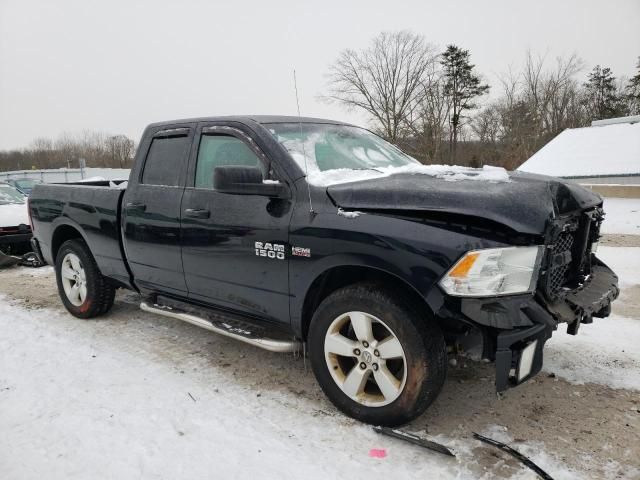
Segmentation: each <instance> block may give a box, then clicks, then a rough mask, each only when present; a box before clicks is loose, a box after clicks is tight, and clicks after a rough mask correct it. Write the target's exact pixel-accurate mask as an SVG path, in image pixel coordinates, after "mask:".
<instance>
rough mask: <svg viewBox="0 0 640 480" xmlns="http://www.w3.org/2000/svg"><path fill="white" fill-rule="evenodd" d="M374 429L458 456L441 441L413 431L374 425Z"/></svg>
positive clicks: (436, 450)
mask: <svg viewBox="0 0 640 480" xmlns="http://www.w3.org/2000/svg"><path fill="white" fill-rule="evenodd" d="M373 431H374V432H376V433H381V434H383V435H387V436H389V437H393V438H398V439H400V440H404V441H405V442H409V443H413V444H414V445H418V446H420V447H423V448H428V449H429V450H433V451H435V452H438V453H442V454H443V455H449V456H450V457H455V456H456V455H455V454H454V453H453V452H452V451H451V450H449V449H448V448H447V447H445V446H444V445H442V444H440V443H436V442H432V441H431V440H426V439H424V438H420V437H418V436H417V435H414V434H412V433H407V432H403V431H402V430H395V429H393V428H389V427H373Z"/></svg>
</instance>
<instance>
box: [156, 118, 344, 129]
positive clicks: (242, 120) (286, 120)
mask: <svg viewBox="0 0 640 480" xmlns="http://www.w3.org/2000/svg"><path fill="white" fill-rule="evenodd" d="M215 121H237V122H240V123H247V122H256V123H328V124H333V125H351V124H349V123H345V122H339V121H337V120H328V119H325V118H313V117H297V116H293V115H227V116H218V117H198V118H181V119H177V120H169V121H164V122H155V123H152V124H151V125H149V126H150V127H160V126H163V125H174V124H176V123H193V122H215Z"/></svg>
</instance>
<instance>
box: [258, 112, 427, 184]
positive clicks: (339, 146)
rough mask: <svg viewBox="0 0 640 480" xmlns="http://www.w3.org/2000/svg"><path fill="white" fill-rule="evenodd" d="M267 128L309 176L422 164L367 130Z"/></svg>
mask: <svg viewBox="0 0 640 480" xmlns="http://www.w3.org/2000/svg"><path fill="white" fill-rule="evenodd" d="M265 127H266V128H268V129H269V131H270V132H271V133H272V134H273V135H274V136H275V137H276V139H277V140H278V141H279V142H280V143H281V144H282V145H283V146H284V147H285V148H286V149H287V151H288V152H289V153H290V154H291V156H292V157H293V158H294V160H295V161H296V163H297V164H298V165H299V166H300V168H302V170H304V171H306V172H307V173H309V174H312V173H315V172H326V171H329V170H341V169H347V170H376V169H379V168H387V167H402V166H406V165H415V164H418V161H417V160H414V159H413V158H411V157H410V156H408V155H406V154H405V153H403V152H402V151H400V150H399V149H398V148H396V147H394V146H393V145H391V144H390V143H388V142H386V141H384V140H383V139H382V138H380V137H378V136H377V135H374V134H373V133H371V132H369V131H367V130H365V129H363V128H358V127H351V126H348V125H331V124H323V123H271V124H266V125H265ZM305 156H306V160H307V161H306V165H305Z"/></svg>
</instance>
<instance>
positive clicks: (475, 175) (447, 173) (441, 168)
mask: <svg viewBox="0 0 640 480" xmlns="http://www.w3.org/2000/svg"><path fill="white" fill-rule="evenodd" d="M397 174H411V175H428V176H431V177H436V178H440V179H442V180H446V181H449V182H455V181H460V180H476V181H486V182H508V181H509V173H508V172H507V171H506V170H505V169H504V168H502V167H491V166H488V165H485V166H484V167H482V168H470V167H461V166H458V165H421V164H415V165H404V166H402V167H381V168H375V169H370V170H351V169H347V168H340V169H334V170H325V171H314V172H312V173H310V174H309V175H308V176H307V180H308V181H309V183H311V184H312V185H317V186H328V185H335V184H339V183H348V182H355V181H358V180H369V179H373V178H381V177H388V176H390V175H397Z"/></svg>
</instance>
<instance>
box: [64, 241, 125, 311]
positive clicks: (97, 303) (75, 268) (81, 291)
mask: <svg viewBox="0 0 640 480" xmlns="http://www.w3.org/2000/svg"><path fill="white" fill-rule="evenodd" d="M56 282H57V284H58V294H59V295H60V298H61V299H62V303H63V304H64V306H65V308H66V309H67V310H68V311H69V313H71V315H73V316H75V317H78V318H92V317H97V316H98V315H101V314H103V313H106V312H107V311H109V309H110V308H111V307H112V306H113V300H114V297H115V288H114V287H113V285H111V284H109V283H108V281H107V279H106V278H105V277H104V276H103V275H102V273H100V270H99V269H98V265H97V264H96V261H95V260H94V258H93V255H91V251H90V250H89V248H88V247H87V245H86V243H84V242H83V241H82V240H75V239H74V240H68V241H66V242H64V243H63V244H62V246H61V247H60V250H58V254H57V255H56Z"/></svg>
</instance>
